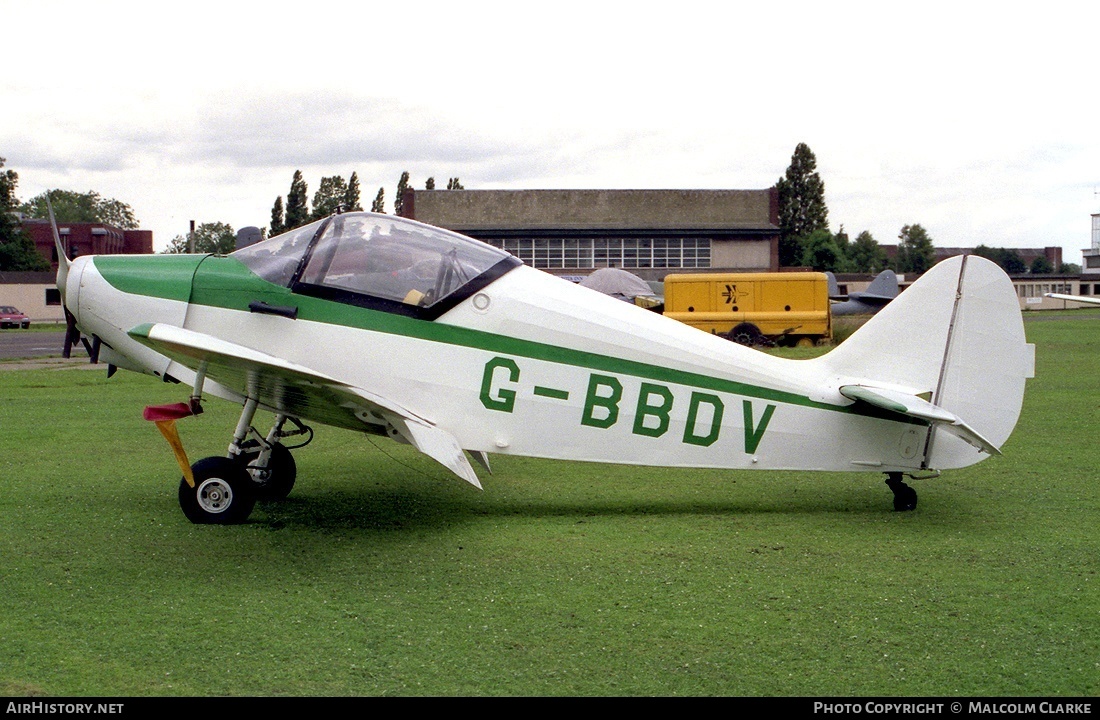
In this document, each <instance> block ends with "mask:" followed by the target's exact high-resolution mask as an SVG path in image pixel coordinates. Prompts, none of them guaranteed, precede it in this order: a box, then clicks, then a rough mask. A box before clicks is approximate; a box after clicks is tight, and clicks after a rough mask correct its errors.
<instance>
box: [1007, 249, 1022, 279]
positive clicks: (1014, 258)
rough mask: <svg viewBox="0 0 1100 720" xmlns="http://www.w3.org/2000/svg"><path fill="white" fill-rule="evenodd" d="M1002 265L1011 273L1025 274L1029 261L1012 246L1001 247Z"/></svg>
mask: <svg viewBox="0 0 1100 720" xmlns="http://www.w3.org/2000/svg"><path fill="white" fill-rule="evenodd" d="M1001 267H1003V268H1004V270H1005V272H1006V273H1008V274H1009V275H1023V274H1024V273H1026V272H1027V263H1026V262H1024V261H1023V258H1021V257H1020V253H1018V252H1016V251H1015V250H1012V249H1011V248H1001Z"/></svg>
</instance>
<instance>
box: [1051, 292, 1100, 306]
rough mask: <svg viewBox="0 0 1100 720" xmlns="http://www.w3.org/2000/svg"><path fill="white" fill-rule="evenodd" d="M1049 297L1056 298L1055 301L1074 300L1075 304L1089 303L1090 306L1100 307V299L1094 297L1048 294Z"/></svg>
mask: <svg viewBox="0 0 1100 720" xmlns="http://www.w3.org/2000/svg"><path fill="white" fill-rule="evenodd" d="M1047 297H1049V298H1054V299H1055V300H1072V301H1073V302H1079V303H1088V304H1090V305H1100V297H1094V296H1092V295H1063V294H1062V293H1047Z"/></svg>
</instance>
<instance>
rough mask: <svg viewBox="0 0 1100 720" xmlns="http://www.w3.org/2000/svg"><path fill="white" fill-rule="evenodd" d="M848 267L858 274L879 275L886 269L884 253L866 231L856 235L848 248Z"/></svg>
mask: <svg viewBox="0 0 1100 720" xmlns="http://www.w3.org/2000/svg"><path fill="white" fill-rule="evenodd" d="M848 267H849V268H850V269H851V271H852V272H859V273H879V272H882V271H883V270H885V269H886V252H885V251H884V250H883V249H882V247H881V246H879V244H878V241H877V240H875V237H874V236H873V235H871V233H869V232H868V231H866V230H864V231H863V232H861V233H860V234H859V235H856V239H855V240H853V241H852V243H851V245H849V246H848Z"/></svg>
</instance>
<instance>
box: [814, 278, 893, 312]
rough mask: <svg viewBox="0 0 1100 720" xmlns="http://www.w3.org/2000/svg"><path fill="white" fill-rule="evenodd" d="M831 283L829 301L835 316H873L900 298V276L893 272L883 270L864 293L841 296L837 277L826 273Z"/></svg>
mask: <svg viewBox="0 0 1100 720" xmlns="http://www.w3.org/2000/svg"><path fill="white" fill-rule="evenodd" d="M825 276H826V278H827V279H828V281H829V299H830V300H834V301H835V302H833V303H832V305H831V306H830V308H829V309H830V311H831V312H832V313H833V315H873V314H874V313H876V312H878V311H879V310H881V309H882V307H883V306H884V305H885V304H886V303H888V302H890V301H891V300H893V299H894V298H896V297H897V296H898V276H897V275H895V274H894V271H893V270H883V271H882V272H880V273H879V274H878V275H876V276H875V279H874V280H872V281H871V284H870V285H868V286H867V289H866V290H864V291H862V292H854V293H848V294H847V295H841V294H840V289H839V287H838V286H837V282H836V275H833V274H832V273H831V272H827V273H825Z"/></svg>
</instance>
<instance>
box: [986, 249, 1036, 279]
mask: <svg viewBox="0 0 1100 720" xmlns="http://www.w3.org/2000/svg"><path fill="white" fill-rule="evenodd" d="M974 254H975V255H978V256H979V257H984V258H985V259H987V260H992V261H993V262H995V263H997V264H998V265H1000V266H1001V269H1002V270H1004V271H1005V272H1006V273H1008V274H1010V275H1022V274H1023V273H1025V272H1027V263H1025V262H1024V261H1023V259H1022V258H1021V257H1020V254H1019V253H1018V252H1016V251H1015V250H1009V249H1006V248H992V247H989V246H988V245H979V246H978V247H976V248H974ZM1047 264H1048V265H1049V264H1050V263H1049V262H1048V263H1047Z"/></svg>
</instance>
